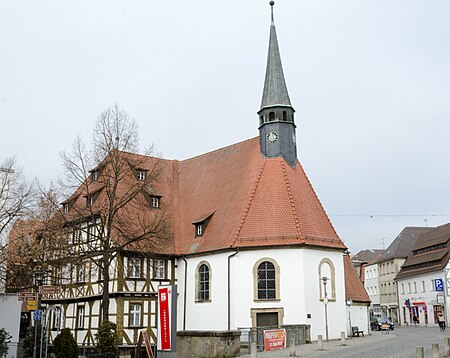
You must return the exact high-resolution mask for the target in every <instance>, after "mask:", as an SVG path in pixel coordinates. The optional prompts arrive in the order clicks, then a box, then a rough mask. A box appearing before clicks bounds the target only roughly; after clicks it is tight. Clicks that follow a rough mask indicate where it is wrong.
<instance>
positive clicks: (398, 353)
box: [243, 326, 450, 358]
mask: <svg viewBox="0 0 450 358" xmlns="http://www.w3.org/2000/svg"><path fill="white" fill-rule="evenodd" d="M447 337H450V331H446V332H440V331H439V328H438V327H428V328H424V327H412V326H410V327H396V328H395V330H394V331H391V332H390V334H381V332H372V335H371V336H365V337H354V338H353V339H349V340H347V342H346V344H347V345H346V346H341V345H340V344H341V342H340V341H330V342H324V349H325V350H324V351H318V350H317V342H313V343H312V344H307V345H300V346H296V347H295V352H296V356H297V357H322V358H361V357H364V358H378V357H380V358H381V357H382V358H387V357H394V358H415V357H416V346H423V347H424V350H425V358H427V357H431V345H432V343H438V344H439V352H440V355H441V356H442V355H443V353H444V338H447ZM288 356H289V348H287V349H284V350H282V351H272V352H259V353H258V355H257V357H258V358H259V357H267V358H268V357H270V358H276V357H288ZM243 357H247V358H248V357H250V355H245V356H243Z"/></svg>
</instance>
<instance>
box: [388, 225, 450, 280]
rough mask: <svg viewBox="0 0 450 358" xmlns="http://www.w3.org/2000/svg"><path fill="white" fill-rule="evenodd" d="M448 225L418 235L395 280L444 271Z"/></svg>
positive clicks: (448, 254) (449, 240)
mask: <svg viewBox="0 0 450 358" xmlns="http://www.w3.org/2000/svg"><path fill="white" fill-rule="evenodd" d="M449 243H450V224H445V225H442V226H438V227H436V228H435V229H432V230H430V231H428V232H426V233H423V234H421V235H419V237H418V238H417V240H416V243H415V244H414V246H413V248H412V251H411V252H410V254H409V256H408V258H407V259H406V261H405V263H404V264H403V265H402V267H401V269H400V271H399V273H398V274H397V277H396V279H400V278H405V277H409V276H415V275H419V274H424V273H428V272H433V271H439V270H442V269H444V267H445V266H446V265H447V263H448V261H449V258H450V247H449Z"/></svg>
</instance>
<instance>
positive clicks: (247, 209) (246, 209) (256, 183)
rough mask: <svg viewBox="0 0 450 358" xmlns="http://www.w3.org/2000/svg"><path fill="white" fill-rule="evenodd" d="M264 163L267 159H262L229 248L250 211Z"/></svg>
mask: <svg viewBox="0 0 450 358" xmlns="http://www.w3.org/2000/svg"><path fill="white" fill-rule="evenodd" d="M266 163H267V159H264V161H263V164H262V166H261V168H260V170H259V171H258V175H257V176H256V179H255V183H254V185H253V189H252V191H251V193H250V198H249V200H248V202H247V205H246V206H245V207H244V209H243V213H242V215H241V220H240V222H239V224H238V228H237V230H236V234H235V236H234V240H233V242H232V243H231V245H230V246H234V245H235V244H236V241H237V239H238V237H239V234H240V232H241V230H242V227H243V226H244V222H245V219H246V218H247V214H248V212H249V210H250V207H251V205H252V202H253V198H254V197H255V193H256V190H257V189H258V185H259V182H260V180H261V177H262V173H263V171H264V168H265V167H266Z"/></svg>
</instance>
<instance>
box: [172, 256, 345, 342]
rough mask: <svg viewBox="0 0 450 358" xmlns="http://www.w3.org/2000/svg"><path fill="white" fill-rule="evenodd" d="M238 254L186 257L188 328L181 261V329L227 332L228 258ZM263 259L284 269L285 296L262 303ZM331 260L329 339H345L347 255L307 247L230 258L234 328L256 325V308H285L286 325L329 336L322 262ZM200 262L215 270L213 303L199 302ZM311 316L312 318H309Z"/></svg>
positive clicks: (282, 292)
mask: <svg viewBox="0 0 450 358" xmlns="http://www.w3.org/2000/svg"><path fill="white" fill-rule="evenodd" d="M231 254H233V252H227V253H220V254H210V255H205V256H199V257H189V258H186V261H187V262H188V265H187V266H188V267H187V278H188V279H187V291H186V326H185V327H183V312H184V282H185V281H184V279H185V277H184V269H185V263H184V261H183V260H179V261H178V264H177V266H178V272H177V273H178V280H177V281H178V287H179V292H180V294H179V296H178V330H183V329H184V328H185V329H186V330H226V329H227V328H228V301H227V297H228V285H227V282H228V278H227V265H228V256H230V255H231ZM262 258H270V259H272V260H275V261H276V263H277V264H278V266H279V268H280V280H279V286H280V299H279V300H271V301H258V300H255V299H254V298H255V297H254V281H253V268H254V266H255V264H256V262H257V261H258V260H260V259H262ZM323 259H328V260H330V262H332V264H333V266H334V270H335V297H334V300H332V299H331V295H332V292H331V290H332V289H331V282H329V283H328V285H327V291H328V297H330V300H329V303H328V325H329V338H330V339H331V338H340V332H344V331H346V321H347V320H346V306H345V287H344V266H343V254H342V253H341V252H336V251H324V250H312V249H305V248H283V249H261V250H249V251H240V252H239V253H238V254H237V255H236V256H234V257H232V258H231V302H230V307H231V314H230V317H231V327H230V328H231V329H237V328H244V327H252V325H253V322H252V315H251V311H252V309H264V308H266V309H275V310H280V309H282V310H283V312H284V317H283V318H282V324H310V325H311V338H312V339H313V340H315V339H317V335H318V334H322V335H323V336H324V338H325V310H324V303H323V301H321V300H320V285H321V280H320V277H319V264H320V262H321V261H322V260H323ZM201 261H206V262H207V263H208V265H209V266H210V268H211V301H210V302H195V284H196V282H195V270H196V269H197V267H198V265H199V264H200V262H201ZM307 314H310V315H311V318H310V319H308V318H307Z"/></svg>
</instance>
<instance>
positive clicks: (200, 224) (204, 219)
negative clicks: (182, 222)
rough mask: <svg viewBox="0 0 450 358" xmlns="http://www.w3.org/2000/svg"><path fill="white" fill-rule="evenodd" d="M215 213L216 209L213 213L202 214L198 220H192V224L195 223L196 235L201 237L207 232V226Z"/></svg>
mask: <svg viewBox="0 0 450 358" xmlns="http://www.w3.org/2000/svg"><path fill="white" fill-rule="evenodd" d="M213 214H214V211H213V212H212V213H208V214H205V215H202V216H200V217H199V218H198V219H197V220H195V221H193V222H192V224H194V225H195V237H201V236H203V235H204V234H205V231H206V228H207V226H208V224H209V221H210V220H211V217H212V216H213Z"/></svg>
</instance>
